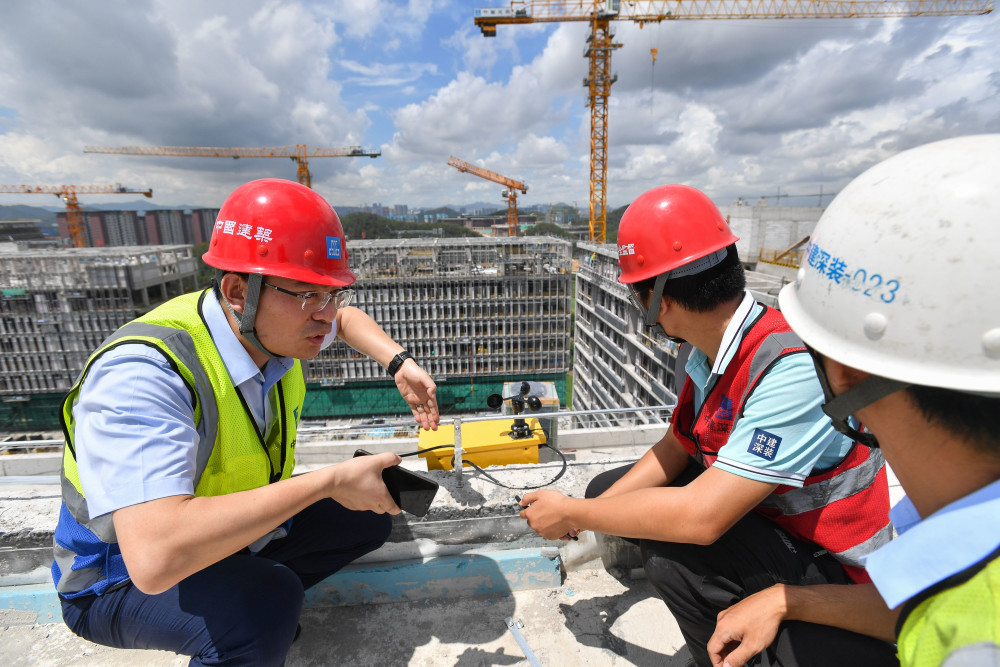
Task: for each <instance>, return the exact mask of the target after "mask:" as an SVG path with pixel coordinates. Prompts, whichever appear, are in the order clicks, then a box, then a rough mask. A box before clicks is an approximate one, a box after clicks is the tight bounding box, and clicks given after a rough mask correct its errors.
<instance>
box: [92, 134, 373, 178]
mask: <svg viewBox="0 0 1000 667" xmlns="http://www.w3.org/2000/svg"><path fill="white" fill-rule="evenodd" d="M83 152H84V153H114V154H117V155H167V156H173V157H229V158H233V159H234V160H238V159H240V158H243V157H287V158H289V159H291V160H292V161H293V162H294V163H295V164H296V166H297V169H296V178H298V181H299V183H301V184H302V185H304V186H306V187H307V188H311V187H312V174H311V173H310V172H309V158H319V157H370V158H377V157H378V156H380V155H381V154H382V152H381V151H372V150H366V149H364V148H361V146H347V147H346V148H316V147H312V146H307V145H305V144H295V145H294V146H272V147H269V148H233V147H220V146H84V147H83Z"/></svg>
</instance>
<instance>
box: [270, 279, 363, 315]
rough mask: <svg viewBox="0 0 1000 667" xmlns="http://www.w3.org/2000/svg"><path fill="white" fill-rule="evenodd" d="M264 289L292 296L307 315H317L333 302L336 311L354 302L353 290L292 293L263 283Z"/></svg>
mask: <svg viewBox="0 0 1000 667" xmlns="http://www.w3.org/2000/svg"><path fill="white" fill-rule="evenodd" d="M263 285H264V287H270V288H271V289H273V290H277V291H279V292H282V293H284V294H289V295H291V296H294V297H295V298H296V299H300V300H301V301H302V310H303V311H304V312H308V313H318V312H319V311H321V310H323V309H324V308H326V305H327V304H328V303H330V301H333V307H334V308H335V309H337V310H340V309H341V308H347V307H348V306H349V305H351V301H353V300H354V290H352V289H339V290H336V291H335V292H293V291H291V290H287V289H285V288H284V287H278V286H277V285H272V284H271V283H263Z"/></svg>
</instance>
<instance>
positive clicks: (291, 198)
mask: <svg viewBox="0 0 1000 667" xmlns="http://www.w3.org/2000/svg"><path fill="white" fill-rule="evenodd" d="M201 258H202V259H203V260H205V263H206V264H208V265H209V266H213V267H215V268H217V269H222V270H224V271H235V272H237V273H260V274H264V275H269V276H279V277H281V278H288V279H290V280H298V281H301V282H304V283H314V284H317V285H329V286H331V287H345V286H347V285H350V284H351V283H353V282H354V281H355V280H356V279H357V278H356V277H355V275H354V273H353V272H352V271H351V269H350V268H349V267H348V265H347V240H346V239H345V237H344V228H343V227H342V226H341V225H340V218H338V217H337V213H336V212H335V211H334V210H333V207H331V206H330V204H329V203H327V201H326V200H325V199H323V198H322V197H321V196H319V195H318V194H317V193H316V192H314V191H313V190H311V189H309V188H307V187H306V186H304V185H300V184H299V183H296V182H294V181H286V180H283V179H280V178H262V179H260V180H257V181H250V182H249V183H245V184H243V185H241V186H240V187H238V188H236V190H234V191H233V193H232V194H231V195H229V197H227V198H226V201H225V202H224V203H223V204H222V209H221V210H220V211H219V218H218V219H217V220H216V221H215V229H214V230H213V231H212V240H211V242H210V243H209V246H208V252H206V253H205V254H204V255H202V256H201Z"/></svg>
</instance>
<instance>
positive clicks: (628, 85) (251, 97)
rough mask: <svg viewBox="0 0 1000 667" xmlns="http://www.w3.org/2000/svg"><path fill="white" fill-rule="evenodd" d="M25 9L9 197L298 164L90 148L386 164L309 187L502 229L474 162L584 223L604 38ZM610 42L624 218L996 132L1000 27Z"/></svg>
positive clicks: (335, 164) (3, 150)
mask: <svg viewBox="0 0 1000 667" xmlns="http://www.w3.org/2000/svg"><path fill="white" fill-rule="evenodd" d="M8 4H9V5H10V6H9V7H5V10H4V21H3V22H0V63H2V66H0V100H2V101H0V182H6V183H36V184H45V183H76V184H88V183H109V182H121V183H122V184H123V185H126V186H130V187H152V188H153V189H154V192H155V193H156V196H155V199H154V201H156V203H163V204H165V205H173V204H195V205H217V204H218V203H220V202H221V200H222V199H223V198H224V197H225V195H226V194H228V192H229V191H231V190H232V189H233V188H234V187H235V186H236V185H238V184H239V183H241V182H242V181H244V180H248V179H249V178H254V177H259V176H264V175H272V176H281V177H285V178H294V176H295V165H294V164H293V163H292V162H291V161H288V160H249V159H248V160H239V161H233V160H218V159H215V160H209V159H182V158H173V157H131V156H112V155H90V154H84V153H82V147H83V146H84V145H88V144H94V145H123V144H136V145H181V146H281V145H289V144H297V143H305V144H308V145H312V146H333V147H338V146H347V145H362V146H366V147H369V146H379V145H381V150H382V157H380V158H378V159H375V160H371V159H368V158H344V159H340V158H338V159H316V160H312V161H311V162H310V165H309V166H310V169H311V170H312V173H313V184H314V186H315V187H316V188H317V190H319V191H321V192H323V193H324V194H326V195H327V196H328V197H330V198H331V201H335V202H336V203H337V204H339V205H358V204H361V203H365V202H374V201H380V202H383V203H406V204H409V205H410V206H436V205H443V204H461V203H471V202H473V201H476V200H478V199H482V200H483V201H489V202H495V203H496V204H497V206H498V207H500V206H501V205H502V201H500V200H499V194H498V192H496V190H497V188H496V186H494V185H493V184H491V183H489V182H487V181H483V180H482V179H476V178H473V177H470V176H468V175H464V174H460V173H458V172H457V171H456V170H455V169H453V168H451V167H449V166H448V165H447V159H448V156H449V155H456V156H458V157H460V158H462V159H465V160H468V161H471V162H475V163H477V164H482V165H483V166H485V167H487V168H489V169H491V170H493V171H496V172H498V173H501V174H505V175H510V176H512V177H514V178H522V179H524V181H525V182H526V183H528V185H529V186H530V190H529V193H528V195H526V196H524V197H523V201H524V202H525V203H530V202H552V201H577V203H578V204H579V205H580V206H581V207H584V206H585V205H586V200H587V197H588V192H589V187H588V178H589V159H590V113H589V110H588V108H587V99H586V89H585V88H584V87H583V86H582V83H583V79H584V77H585V76H586V75H587V61H586V59H585V58H584V57H583V49H584V45H585V43H586V36H587V30H588V26H587V25H586V24H583V23H562V24H544V25H543V24H534V25H520V26H501V27H500V28H499V29H498V31H497V36H496V37H494V38H485V37H483V36H482V35H481V34H480V32H479V30H478V28H476V27H475V26H474V25H473V21H472V7H473V6H474V5H470V4H469V3H465V2H461V1H460V0H371V1H369V2H348V1H347V0H332V1H330V0H323V1H319V0H213V2H211V3H205V2H201V1H199V0H135V1H134V2H131V3H129V4H128V11H123V10H122V7H121V6H120V5H119V4H118V3H89V4H85V5H81V4H80V3H77V2H73V1H72V0H33V2H21V3H8ZM485 4H487V5H488V4H490V3H489V2H485ZM494 4H497V3H494ZM615 28H616V32H617V35H616V41H617V42H619V43H621V44H623V46H622V48H620V49H617V50H616V51H615V52H614V54H613V57H612V69H613V70H614V72H615V73H616V74H617V76H618V80H617V82H616V83H615V84H614V86H613V87H612V92H611V99H610V101H609V105H608V111H609V113H608V122H609V129H608V138H609V140H608V203H609V205H610V206H611V207H615V206H618V205H621V204H624V203H627V202H628V201H630V200H631V199H632V198H634V197H635V196H637V195H638V194H640V193H641V192H643V191H644V190H646V189H649V188H650V187H654V186H655V185H659V184H661V183H663V182H667V181H674V182H686V183H690V184H692V185H695V186H697V187H702V188H703V189H705V190H706V191H707V192H709V193H710V194H711V195H712V196H714V197H716V198H717V199H718V200H720V201H726V200H730V199H734V198H735V197H737V196H748V197H753V196H757V195H761V194H767V193H773V192H775V190H776V189H777V188H779V187H780V188H781V189H782V191H783V192H784V191H788V192H792V191H797V192H801V193H806V192H816V191H818V189H819V188H823V191H824V192H830V191H834V190H836V189H838V188H841V187H843V185H844V184H845V183H846V182H847V181H848V180H850V179H851V178H852V177H853V176H855V175H857V174H858V173H859V172H860V171H861V170H863V169H864V168H866V167H867V166H870V165H871V164H873V163H874V162H875V161H878V160H880V159H882V158H884V157H887V156H889V155H891V154H892V153H894V152H897V151H899V150H902V149H904V148H907V147H910V146H912V145H915V144H918V143H922V142H926V141H931V140H934V139H939V138H943V137H946V136H954V135H957V134H969V133H975V132H984V131H993V132H1000V65H998V63H1000V16H977V17H957V18H920V19H908V20H836V21H673V22H665V23H662V24H659V25H656V24H650V25H646V26H645V27H644V28H643V29H641V30H640V29H639V27H638V26H636V25H634V24H631V23H628V22H624V21H618V22H616V23H615ZM651 48H656V49H658V54H657V60H656V63H655V64H653V62H652V57H651V55H650V49H651ZM10 197H11V196H10V195H3V197H2V198H0V204H4V203H12V200H11V198H10ZM22 202H23V200H18V203H22Z"/></svg>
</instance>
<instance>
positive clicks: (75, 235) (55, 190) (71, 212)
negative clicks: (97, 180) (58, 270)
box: [0, 183, 153, 248]
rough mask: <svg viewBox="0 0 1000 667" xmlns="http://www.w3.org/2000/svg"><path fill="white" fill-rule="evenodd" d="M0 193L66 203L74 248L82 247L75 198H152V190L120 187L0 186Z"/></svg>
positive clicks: (67, 219) (79, 220)
mask: <svg viewBox="0 0 1000 667" xmlns="http://www.w3.org/2000/svg"><path fill="white" fill-rule="evenodd" d="M0 193H7V194H11V193H24V194H45V195H55V196H56V197H59V198H60V199H62V200H63V201H64V202H66V226H67V227H68V228H69V235H70V238H71V239H72V240H73V247H74V248H82V247H84V238H83V222H81V213H80V202H79V200H78V199H77V198H76V196H77V195H78V194H81V195H96V194H102V195H124V194H140V195H142V196H144V197H146V198H149V197H152V196H153V191H152V190H136V189H134V188H126V187H124V186H122V185H119V184H117V183H116V184H115V185H0Z"/></svg>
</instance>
